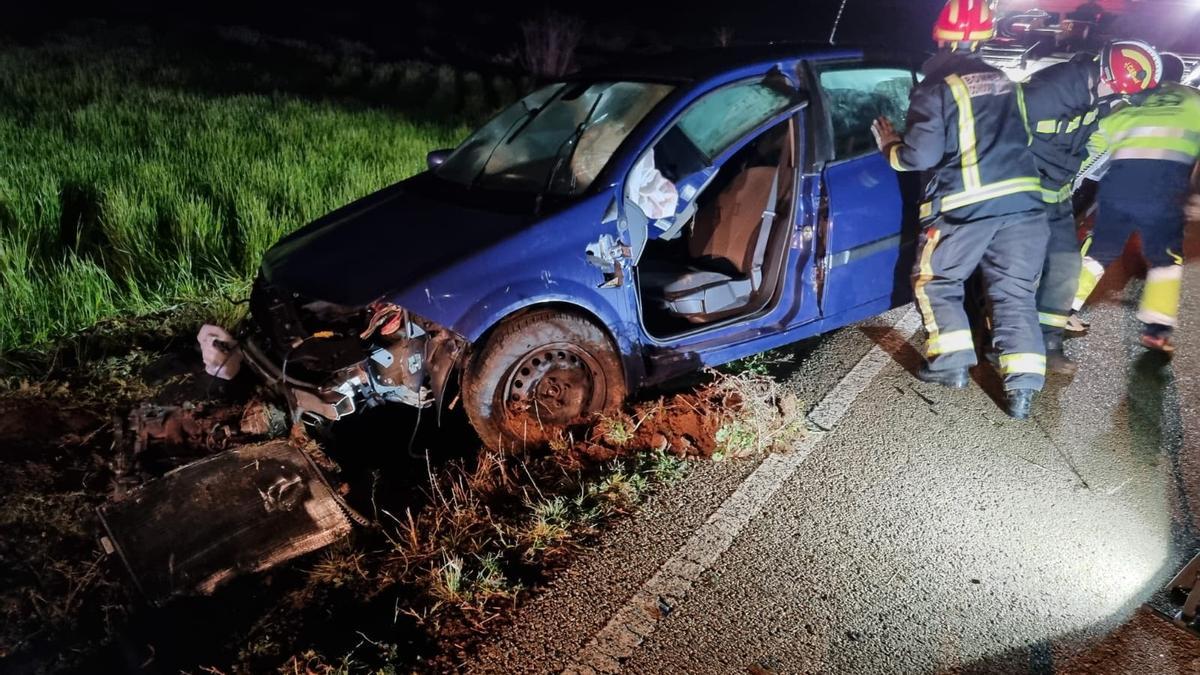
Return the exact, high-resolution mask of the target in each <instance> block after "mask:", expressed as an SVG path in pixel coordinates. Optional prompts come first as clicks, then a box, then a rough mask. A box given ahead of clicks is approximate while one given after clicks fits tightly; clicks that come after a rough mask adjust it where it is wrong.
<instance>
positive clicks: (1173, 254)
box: [1167, 249, 1183, 265]
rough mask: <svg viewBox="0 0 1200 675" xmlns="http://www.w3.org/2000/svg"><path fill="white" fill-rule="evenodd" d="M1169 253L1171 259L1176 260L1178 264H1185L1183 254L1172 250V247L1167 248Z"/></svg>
mask: <svg viewBox="0 0 1200 675" xmlns="http://www.w3.org/2000/svg"><path fill="white" fill-rule="evenodd" d="M1167 255H1169V256H1171V260H1174V261H1175V264H1176V265H1182V264H1183V256H1182V255H1179V254H1178V253H1176V252H1175V251H1172V250H1171V249H1167Z"/></svg>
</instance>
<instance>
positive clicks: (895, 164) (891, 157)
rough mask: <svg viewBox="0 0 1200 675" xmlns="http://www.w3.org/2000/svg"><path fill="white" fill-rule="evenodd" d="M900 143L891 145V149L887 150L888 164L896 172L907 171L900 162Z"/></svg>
mask: <svg viewBox="0 0 1200 675" xmlns="http://www.w3.org/2000/svg"><path fill="white" fill-rule="evenodd" d="M901 145H902V144H901V143H892V147H891V149H890V150H888V164H890V165H891V166H892V168H893V169H895V170H897V171H907V170H908V169H907V168H905V166H904V164H903V163H902V162H901V161H900V146H901Z"/></svg>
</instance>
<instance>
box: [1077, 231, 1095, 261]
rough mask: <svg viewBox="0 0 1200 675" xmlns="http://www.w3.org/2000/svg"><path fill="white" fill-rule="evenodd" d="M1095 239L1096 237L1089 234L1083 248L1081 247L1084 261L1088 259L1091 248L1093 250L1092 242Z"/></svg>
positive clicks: (1080, 253)
mask: <svg viewBox="0 0 1200 675" xmlns="http://www.w3.org/2000/svg"><path fill="white" fill-rule="evenodd" d="M1094 239H1095V237H1093V236H1092V235H1091V234H1090V233H1089V234H1088V236H1087V238H1086V239H1084V240H1083V246H1081V247H1080V248H1079V255H1081V256H1083V258H1084V260H1087V259H1088V257H1087V254H1088V251H1089V250H1091V248H1092V241H1093V240H1094Z"/></svg>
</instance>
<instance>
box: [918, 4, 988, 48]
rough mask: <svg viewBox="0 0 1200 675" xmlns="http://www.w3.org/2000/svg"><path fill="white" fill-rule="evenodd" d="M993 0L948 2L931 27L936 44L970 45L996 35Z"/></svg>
mask: <svg viewBox="0 0 1200 675" xmlns="http://www.w3.org/2000/svg"><path fill="white" fill-rule="evenodd" d="M993 2H994V0H950V1H949V2H947V3H946V6H945V7H943V8H942V13H941V15H940V16H938V20H937V23H935V24H934V25H933V39H934V40H935V41H936V42H937V43H938V44H951V45H959V44H963V43H967V44H970V45H971V46H972V48H974V46H975V45H977V44H978V43H980V42H984V41H985V40H991V39H992V37H993V36H994V35H995V34H996V11H995V9H994V8H993Z"/></svg>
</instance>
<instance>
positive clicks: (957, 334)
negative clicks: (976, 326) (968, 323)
mask: <svg viewBox="0 0 1200 675" xmlns="http://www.w3.org/2000/svg"><path fill="white" fill-rule="evenodd" d="M972 349H975V338H973V337H972V336H971V331H970V330H952V331H950V332H949V333H946V334H944V335H938V336H937V337H936V338H930V339H929V341H928V342H926V343H925V356H928V357H930V358H932V357H934V356H937V355H939V354H949V353H950V352H965V351H970V350H972Z"/></svg>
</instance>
